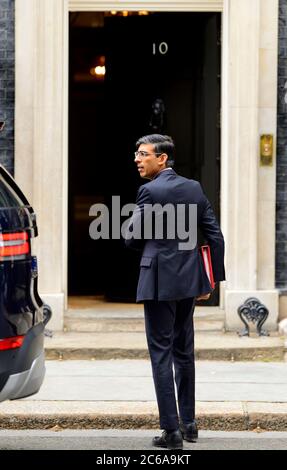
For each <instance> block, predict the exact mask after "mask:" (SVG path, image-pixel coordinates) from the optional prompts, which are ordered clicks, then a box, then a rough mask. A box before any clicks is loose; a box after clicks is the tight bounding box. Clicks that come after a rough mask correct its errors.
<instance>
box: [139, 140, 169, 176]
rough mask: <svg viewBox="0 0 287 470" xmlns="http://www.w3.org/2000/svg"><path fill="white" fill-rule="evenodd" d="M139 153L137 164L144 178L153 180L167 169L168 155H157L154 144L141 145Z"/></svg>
mask: <svg viewBox="0 0 287 470" xmlns="http://www.w3.org/2000/svg"><path fill="white" fill-rule="evenodd" d="M137 152H138V154H137V156H136V157H135V163H136V164H137V167H138V172H139V174H140V176H141V177H142V178H147V179H153V178H154V177H155V176H156V175H157V174H158V173H159V172H160V171H161V170H163V169H164V168H165V167H166V163H165V162H166V160H167V155H166V154H165V153H162V154H156V153H155V150H154V146H153V145H152V144H141V145H140V146H139V148H138V150H137Z"/></svg>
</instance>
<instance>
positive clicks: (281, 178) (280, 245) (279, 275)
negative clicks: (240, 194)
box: [276, 0, 287, 295]
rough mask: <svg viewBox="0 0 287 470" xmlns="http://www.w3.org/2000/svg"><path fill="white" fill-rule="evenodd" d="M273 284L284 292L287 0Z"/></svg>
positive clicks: (282, 10) (282, 24)
mask: <svg viewBox="0 0 287 470" xmlns="http://www.w3.org/2000/svg"><path fill="white" fill-rule="evenodd" d="M278 46H279V49H278V54H279V55H278V114H277V194H276V199H277V203H276V286H277V287H278V288H279V289H281V291H283V292H284V294H286V295H287V0H279V42H278Z"/></svg>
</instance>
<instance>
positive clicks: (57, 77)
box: [15, 0, 278, 329]
mask: <svg viewBox="0 0 287 470" xmlns="http://www.w3.org/2000/svg"><path fill="white" fill-rule="evenodd" d="M23 4H25V5H23ZM106 10H150V11H197V12H199V11H221V12H222V24H223V37H222V80H221V83H222V97H221V99H222V103H221V104H222V127H221V226H222V230H223V233H224V236H225V240H226V268H227V276H228V278H227V282H226V283H223V284H222V289H221V296H220V297H221V300H220V306H221V308H224V309H225V313H226V326H227V327H228V328H234V327H236V325H237V324H238V320H237V313H236V311H237V308H238V306H239V304H240V303H241V302H242V301H243V300H245V299H246V297H248V296H250V295H249V294H252V295H256V296H258V297H260V300H262V301H263V302H264V303H265V304H266V305H267V307H268V308H269V310H270V325H271V326H272V327H273V328H274V327H275V325H276V319H277V314H278V306H277V303H278V292H277V291H276V290H275V289H274V269H275V190H276V185H275V177H276V172H275V169H276V167H275V164H274V166H273V167H272V168H260V167H259V164H258V161H259V159H258V142H259V134H260V133H261V132H264V133H265V132H266V133H272V134H274V137H275V135H276V106H277V96H276V92H277V80H276V72H275V71H277V68H276V64H277V37H278V36H277V29H276V28H277V20H278V0H274V1H272V2H270V1H269V0H252V2H250V0H181V1H176V0H174V1H171V0H165V1H161V0H157V1H151V0H141V1H131V0H126V1H121V0H117V1H104V0H25V2H23V0H16V7H15V14H16V54H15V55H16V109H15V177H16V180H17V181H18V182H19V184H20V185H21V187H22V188H23V190H24V192H25V193H26V194H27V196H28V199H30V201H31V203H32V205H33V206H34V209H35V210H36V213H37V216H38V225H39V233H40V237H39V240H36V243H35V250H36V253H37V256H38V257H39V290H40V293H41V295H42V296H43V298H44V299H45V300H46V301H47V302H49V303H50V304H51V306H52V308H53V311H54V316H53V320H52V322H51V325H52V326H51V328H54V329H62V327H63V317H64V311H65V309H66V305H67V248H68V247H67V224H68V218H67V199H68V198H67V194H68V145H67V137H68V41H69V35H68V12H69V11H106ZM265 18H268V22H267V21H266V20H265ZM266 61H267V62H266ZM263 68H264V74H262V73H261V70H263ZM274 74H275V75H274ZM243 176H244V177H243ZM263 185H264V186H263ZM266 211H267V213H268V221H269V225H268V226H266V224H265V226H264V224H263V222H262V217H261V215H262V213H266ZM263 229H264V231H263ZM243 234H245V236H243Z"/></svg>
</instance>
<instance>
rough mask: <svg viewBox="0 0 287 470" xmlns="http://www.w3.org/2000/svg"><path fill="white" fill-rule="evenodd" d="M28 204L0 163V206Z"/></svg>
mask: <svg viewBox="0 0 287 470" xmlns="http://www.w3.org/2000/svg"><path fill="white" fill-rule="evenodd" d="M22 206H29V202H28V201H27V199H26V197H25V196H24V194H23V193H22V191H21V189H20V188H19V186H18V185H17V183H16V181H15V180H14V178H13V176H12V175H10V173H9V172H8V171H7V170H6V169H5V168H4V167H3V166H2V165H0V207H22Z"/></svg>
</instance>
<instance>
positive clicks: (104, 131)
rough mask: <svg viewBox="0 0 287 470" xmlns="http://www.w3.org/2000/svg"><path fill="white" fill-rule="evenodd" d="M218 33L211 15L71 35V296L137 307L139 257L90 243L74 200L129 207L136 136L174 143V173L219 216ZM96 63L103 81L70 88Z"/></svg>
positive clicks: (113, 243)
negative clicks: (195, 186) (116, 199)
mask: <svg viewBox="0 0 287 470" xmlns="http://www.w3.org/2000/svg"><path fill="white" fill-rule="evenodd" d="M219 31H220V15H219V14H215V13H206V14H205V13H204V14H203V13H200V14H199V13H196V14H195V13H154V14H150V15H148V16H140V15H137V14H133V15H129V16H126V17H123V16H112V15H108V14H106V15H103V21H102V22H101V26H100V27H98V28H73V27H72V28H71V55H70V58H71V82H70V85H71V86H70V90H71V91H70V110H71V112H70V192H69V195H70V219H69V222H70V240H69V254H70V256H69V273H70V278H69V290H70V293H78V294H79V293H83V294H84V293H85V294H87V293H88V294H91V295H92V294H95V293H103V294H105V296H106V297H107V298H108V299H110V300H123V301H128V300H131V301H133V300H134V299H135V292H136V284H137V277H138V262H139V258H140V254H138V253H135V252H132V251H129V250H127V249H126V248H125V247H124V243H123V241H122V240H99V241H92V240H88V237H89V232H88V226H89V223H90V222H91V220H89V218H88V217H87V218H86V219H85V222H83V220H82V222H80V217H79V205H78V206H77V207H76V206H75V201H79V200H80V201H81V200H84V201H86V210H87V206H88V203H90V205H91V204H93V203H95V202H99V201H102V202H105V203H106V204H107V205H111V198H112V196H113V195H119V196H120V197H121V203H122V204H125V203H129V202H134V201H135V197H136V191H137V188H138V187H139V186H140V185H141V184H143V183H144V180H141V179H140V177H139V175H138V174H137V170H136V167H135V164H134V162H133V152H134V150H135V148H134V144H135V141H136V140H137V139H138V138H139V137H140V136H142V135H145V134H150V133H163V134H169V135H171V136H172V137H173V138H174V140H175V143H176V164H175V170H176V171H177V172H178V173H179V174H181V175H183V176H186V177H189V178H194V179H197V180H199V181H201V183H202V185H203V187H204V190H205V192H206V194H207V196H208V197H209V199H210V201H211V202H212V204H213V207H214V209H215V212H216V214H217V216H219V176H220V175H219V155H220V129H219V109H220V44H219V42H220V41H219ZM80 49H81V50H82V55H80V54H79V50H80ZM93 49H94V51H93ZM77 51H78V53H77ZM87 51H89V52H87ZM93 54H94V60H95V61H96V57H99V56H100V57H101V58H103V57H104V58H105V67H106V73H105V78H104V79H103V78H102V79H101V80H99V79H95V80H94V81H93V79H92V80H89V81H88V80H86V81H82V82H81V81H80V80H78V81H77V80H75V77H76V76H78V77H79V76H80V72H81V70H80V68H81V67H84V62H85V61H84V60H83V56H86V57H87V62H88V61H89V60H90V62H89V63H87V64H86V67H87V70H89V67H90V65H91V63H92V60H93V59H92V57H93ZM73 77H74V79H73ZM83 114H85V119H84V121H83ZM79 115H81V119H79ZM76 127H77V130H76ZM79 139H80V141H79ZM80 142H81V144H80ZM81 197H82V199H81ZM93 198H94V200H93ZM75 207H76V210H75ZM72 208H74V210H73V209H72ZM77 214H78V215H77ZM80 226H81V228H80ZM217 300H218V299H217V298H216V296H214V297H213V301H212V302H213V304H214V303H216V302H217Z"/></svg>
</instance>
